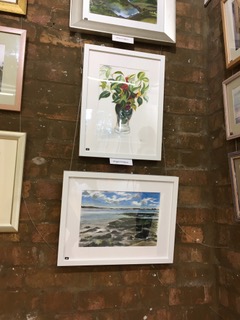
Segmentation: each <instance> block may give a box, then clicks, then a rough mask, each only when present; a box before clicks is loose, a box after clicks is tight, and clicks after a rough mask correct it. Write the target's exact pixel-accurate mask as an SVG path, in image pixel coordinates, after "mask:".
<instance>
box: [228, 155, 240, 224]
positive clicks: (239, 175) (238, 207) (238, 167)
mask: <svg viewBox="0 0 240 320" xmlns="http://www.w3.org/2000/svg"><path fill="white" fill-rule="evenodd" d="M228 161H229V167H230V178H231V185H232V193H233V204H234V208H235V212H236V218H237V220H239V221H240V151H236V152H231V153H229V154H228Z"/></svg>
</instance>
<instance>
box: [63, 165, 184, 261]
mask: <svg viewBox="0 0 240 320" xmlns="http://www.w3.org/2000/svg"><path fill="white" fill-rule="evenodd" d="M178 182H179V179H178V177H169V176H150V175H133V174H117V173H114V174H112V173H102V172H75V171H65V172H64V177H63V191H62V206H61V218H60V232H59V243H58V260H57V265H58V266H83V265H84V266H87V265H123V264H161V263H163V264H164V263H172V262H173V255H174V242H175V225H176V213H177V197H178Z"/></svg>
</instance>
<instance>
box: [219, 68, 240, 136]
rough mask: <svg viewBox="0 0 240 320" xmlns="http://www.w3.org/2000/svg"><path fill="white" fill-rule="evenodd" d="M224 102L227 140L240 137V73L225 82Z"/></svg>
mask: <svg viewBox="0 0 240 320" xmlns="http://www.w3.org/2000/svg"><path fill="white" fill-rule="evenodd" d="M222 86H223V101H224V112H225V124H226V138H227V140H230V139H234V138H237V137H239V136H240V72H237V73H235V74H234V75H232V76H231V77H229V78H228V79H226V80H224V81H223V83H222Z"/></svg>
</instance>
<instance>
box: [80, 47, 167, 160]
mask: <svg viewBox="0 0 240 320" xmlns="http://www.w3.org/2000/svg"><path fill="white" fill-rule="evenodd" d="M102 66H110V67H111V69H112V70H113V71H117V72H119V71H121V72H123V73H124V74H125V75H128V74H138V73H139V72H144V73H145V74H146V75H147V77H148V78H149V89H148V100H147V101H144V99H143V103H142V105H141V106H139V107H137V108H136V110H133V114H132V118H131V120H130V127H131V131H130V133H129V134H118V133H116V132H115V130H114V127H115V125H116V113H115V106H116V104H115V103H114V102H113V99H112V97H113V96H110V97H109V98H108V99H99V97H100V94H101V92H102V89H101V83H102V81H103V78H101V75H100V73H101V72H100V70H101V67H102ZM164 75H165V57H164V56H162V55H156V54H149V53H143V52H137V51H130V50H123V49H116V48H109V47H104V46H96V45H89V44H86V45H85V47H84V68H83V86H82V106H81V108H82V110H81V128H80V148H79V150H80V151H79V154H80V156H89V157H103V158H121V159H144V160H161V150H162V122H163V99H164ZM111 81H112V80H109V82H111ZM112 83H113V81H112ZM114 83H117V82H116V81H115V82H114Z"/></svg>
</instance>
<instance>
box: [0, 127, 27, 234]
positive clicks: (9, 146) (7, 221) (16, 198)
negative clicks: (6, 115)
mask: <svg viewBox="0 0 240 320" xmlns="http://www.w3.org/2000/svg"><path fill="white" fill-rule="evenodd" d="M25 145H26V133H23V132H10V131H0V177H1V179H0V232H17V231H18V224H19V211H20V203H21V190H22V177H23V166H24V154H25Z"/></svg>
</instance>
